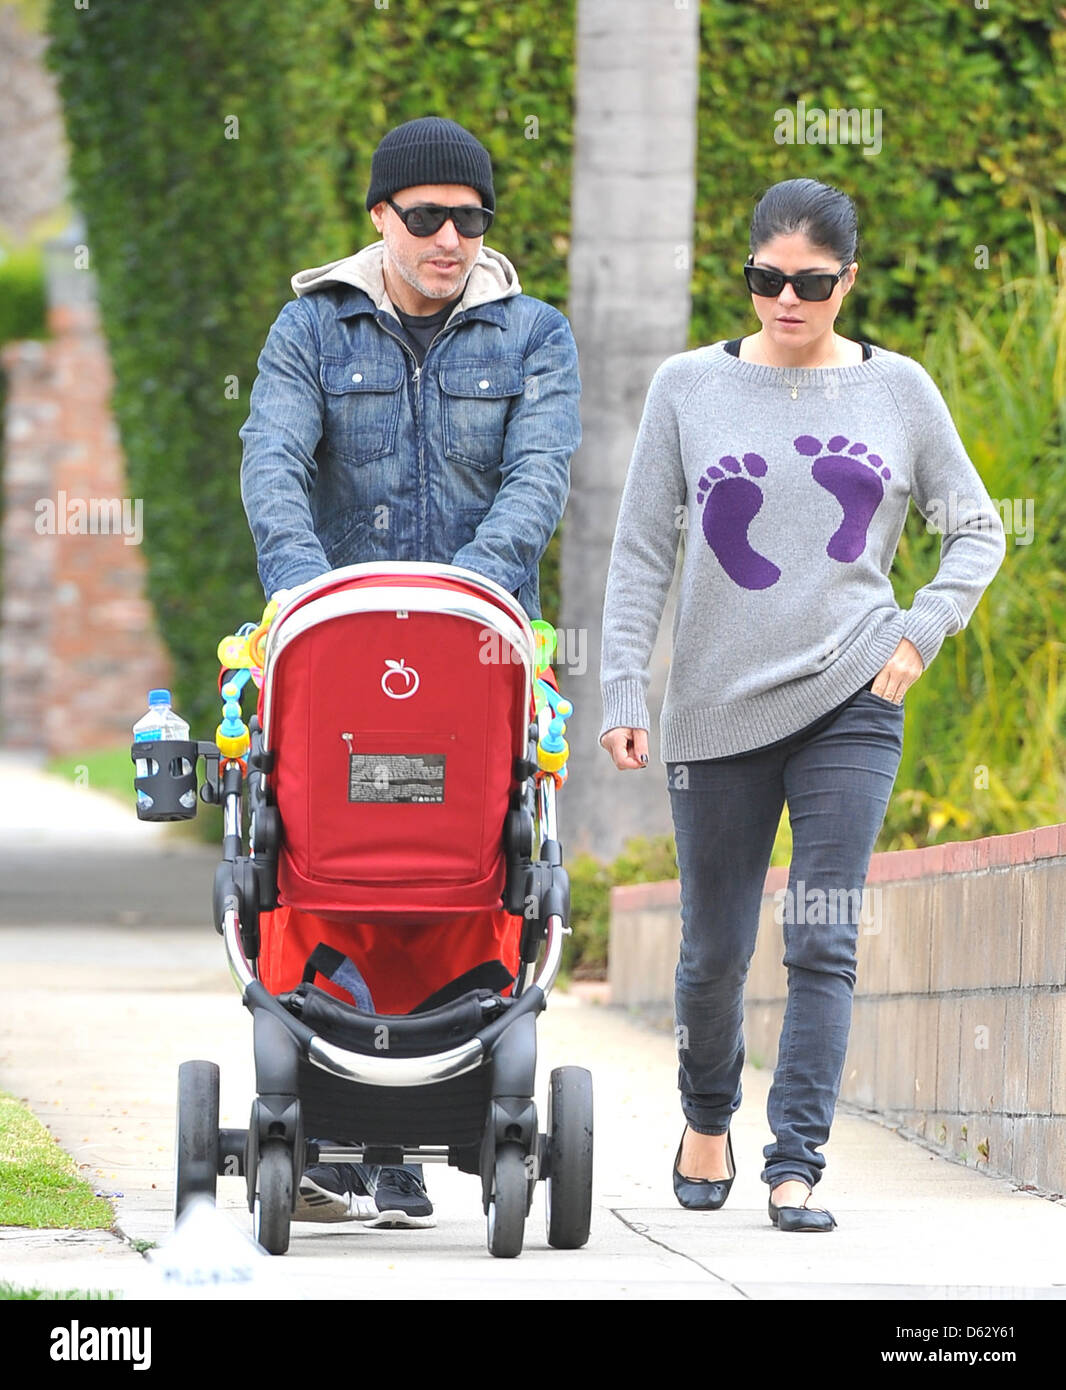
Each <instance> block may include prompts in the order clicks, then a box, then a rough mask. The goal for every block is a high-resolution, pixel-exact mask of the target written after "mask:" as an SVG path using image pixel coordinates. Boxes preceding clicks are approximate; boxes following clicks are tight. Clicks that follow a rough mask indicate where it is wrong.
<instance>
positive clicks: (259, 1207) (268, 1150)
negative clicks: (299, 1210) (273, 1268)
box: [252, 1139, 293, 1255]
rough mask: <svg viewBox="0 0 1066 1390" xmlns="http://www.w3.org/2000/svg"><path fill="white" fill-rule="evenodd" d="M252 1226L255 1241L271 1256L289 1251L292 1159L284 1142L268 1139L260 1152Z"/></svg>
mask: <svg viewBox="0 0 1066 1390" xmlns="http://www.w3.org/2000/svg"><path fill="white" fill-rule="evenodd" d="M255 1184H256V1185H255V1203H254V1205H253V1207H252V1222H253V1229H254V1233H255V1238H256V1240H257V1241H258V1242H259V1244H260V1245H261V1246H262V1247H263V1249H264V1250H265V1251H266V1252H267V1253H268V1254H270V1255H284V1253H285V1251H286V1250H288V1248H289V1223H290V1222H291V1220H292V1202H293V1194H292V1155H291V1154H290V1153H289V1150H288V1147H287V1146H286V1144H285V1142H284V1140H281V1139H271V1140H268V1141H267V1143H265V1144H264V1145H263V1147H262V1148H261V1149H260V1151H259V1168H258V1171H257V1172H256V1179H255Z"/></svg>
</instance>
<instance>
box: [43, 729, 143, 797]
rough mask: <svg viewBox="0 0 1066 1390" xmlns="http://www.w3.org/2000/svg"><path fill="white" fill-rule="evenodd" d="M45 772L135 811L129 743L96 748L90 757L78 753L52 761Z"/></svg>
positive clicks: (135, 795) (88, 754)
mask: <svg viewBox="0 0 1066 1390" xmlns="http://www.w3.org/2000/svg"><path fill="white" fill-rule="evenodd" d="M46 771H48V772H50V773H52V775H53V776H55V777H62V778H63V780H64V781H65V782H73V783H74V784H75V785H76V786H79V787H91V788H92V790H93V791H97V792H107V794H108V795H109V796H115V797H118V799H119V800H120V801H124V802H125V803H126V805H127V806H132V807H134V809H136V806H137V793H136V791H135V790H134V786H133V762H132V761H131V759H130V749H129V744H128V743H124V744H122V745H121V746H120V747H117V748H99V749H97V750H96V751H95V752H93V753H79V754H78V755H77V756H75V757H64V758H53V759H52V761H51V762H50V763H49V764H48V765H47V768H46Z"/></svg>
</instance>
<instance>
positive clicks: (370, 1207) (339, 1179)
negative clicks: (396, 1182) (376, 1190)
mask: <svg viewBox="0 0 1066 1390" xmlns="http://www.w3.org/2000/svg"><path fill="white" fill-rule="evenodd" d="M377 1215H378V1209H377V1207H376V1206H375V1204H374V1199H373V1197H372V1196H371V1195H370V1193H369V1192H368V1190H367V1186H366V1183H365V1182H364V1181H363V1177H362V1170H361V1168H360V1166H359V1165H358V1164H355V1163H316V1164H315V1165H314V1166H313V1167H311V1168H308V1169H307V1171H306V1172H305V1173H304V1175H303V1177H302V1178H301V1179H300V1188H299V1191H298V1193H297V1196H296V1208H295V1210H294V1211H293V1214H292V1219H293V1220H294V1221H366V1220H369V1219H370V1218H371V1217H374V1216H377Z"/></svg>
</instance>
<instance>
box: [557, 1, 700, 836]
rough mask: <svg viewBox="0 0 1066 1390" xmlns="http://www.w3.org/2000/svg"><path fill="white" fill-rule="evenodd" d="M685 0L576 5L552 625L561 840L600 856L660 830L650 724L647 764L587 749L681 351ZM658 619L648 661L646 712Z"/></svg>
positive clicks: (690, 122) (687, 72) (689, 6)
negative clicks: (584, 662)
mask: <svg viewBox="0 0 1066 1390" xmlns="http://www.w3.org/2000/svg"><path fill="white" fill-rule="evenodd" d="M698 60H699V0H578V5H577V65H576V66H577V79H576V80H577V92H576V118H575V149H574V174H573V194H572V197H573V209H572V233H571V235H572V240H571V250H570V301H569V313H570V319H571V322H572V324H573V328H574V335H575V337H576V339H577V345H578V352H579V354H580V362H581V379H582V403H581V418H582V430H583V443H582V445H581V448H580V450H579V451H578V453H577V454H576V455H575V457H574V461H573V470H572V477H573V482H572V491H571V496H570V502H569V505H568V508H567V512H566V517H565V519H564V522H563V531H562V543H561V556H560V566H561V574H560V581H561V583H560V587H561V590H562V600H561V623H560V626H561V627H562V628H563V630H564V634H565V635H566V640H567V643H568V652H569V654H572V653H573V652H575V651H579V650H580V645H579V643H578V642H577V641H576V640H575V637H574V635H573V634H576V633H582V634H583V635H584V636H585V638H586V641H587V647H586V650H587V654H588V666H587V670H586V672H585V673H584V674H583V675H582V674H579V673H578V671H577V670H576V669H574V667H573V665H572V664H571V665H568V664H567V663H566V662H562V663H560V674H561V679H562V682H563V688H564V690H565V691H566V693H567V695H569V696H571V697H572V698H573V700H574V706H575V717H574V721H573V723H572V726H571V729H570V733H571V734H572V735H573V737H572V738H571V740H570V747H571V758H570V772H571V776H570V778H569V781H568V783H567V789H566V795H565V797H564V805H565V822H564V832H565V838H566V842H567V844H568V846H569V848H570V849H571V850H574V849H588V850H590V851H591V852H592V853H594V854H597V855H599V856H601V857H604V858H612V857H613V856H614V855H615V854H616V853H617V852H618V850H619V849H620V848H621V846H622V843H623V841H624V840H625V839H626V838H627V837H629V836H631V835H650V834H657V833H662V832H666V831H669V829H670V815H669V805H668V801H667V796H666V789H665V779H664V777H663V772H662V766H661V764H660V763H659V753H658V730H657V729H655V728H653V729H652V731H651V758H650V765H649V768H648V770H647V771H645V772H632V773H625V774H623V773H619V772H617V771H616V770H615V768H614V766H613V765H612V763H611V761H610V759H609V758H608V756H607V754H606V753H605V752H604V751H603V750H602V749H601V748H600V747H599V746H598V741H597V734H598V732H599V727H600V721H601V710H602V706H601V701H600V693H599V651H600V633H601V625H602V613H603V593H604V586H605V584H606V578H607V565H608V561H609V559H610V551H611V540H612V537H613V534H614V525H615V519H616V516H617V512H618V503H619V500H620V498H621V494H622V486H623V484H624V482H625V475H626V470H627V468H628V466H629V457H630V453H631V452H632V447H633V441H634V439H635V437H636V432H637V427H638V425H639V423H640V415H641V409H642V407H643V403H644V396H645V394H646V392H647V388H648V384H649V382H650V381H651V378H652V375H653V373H654V371H655V369H656V368H657V367H658V366H659V364H660V363H661V362H662V360H663V359H664V358H665V357H668V356H669V355H670V354H671V353H674V352H680V351H683V350H684V348H685V347H686V342H687V332H688V318H689V280H690V273H691V270H690V267H691V260H692V252H691V246H692V218H693V205H694V201H695V151H696V99H697V85H698V79H697V67H698ZM670 621H671V615H670V612H669V611H668V612H667V614H666V615H665V616H664V620H663V624H662V629H661V635H660V639H659V643H658V645H657V647H656V652H655V655H654V657H653V662H652V685H651V691H650V694H649V701H650V703H651V706H652V712H653V713H652V717H653V722H655V721H657V718H658V709H659V707H660V705H661V699H662V691H663V687H664V684H665V679H666V668H667V662H668V644H667V640H666V639H667V638H668V636H669V630H670Z"/></svg>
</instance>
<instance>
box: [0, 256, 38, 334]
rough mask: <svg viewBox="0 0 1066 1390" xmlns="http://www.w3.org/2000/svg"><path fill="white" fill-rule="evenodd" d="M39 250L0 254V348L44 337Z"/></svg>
mask: <svg viewBox="0 0 1066 1390" xmlns="http://www.w3.org/2000/svg"><path fill="white" fill-rule="evenodd" d="M46 312H47V306H46V303H45V291H44V269H43V262H42V257H41V252H40V249H39V248H38V247H36V246H32V247H20V248H19V249H18V250H17V251H9V252H6V253H5V252H4V251H2V250H0V346H2V345H3V344H4V343H12V342H20V341H21V340H22V339H24V338H43V337H45V335H46V333H47V325H46Z"/></svg>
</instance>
